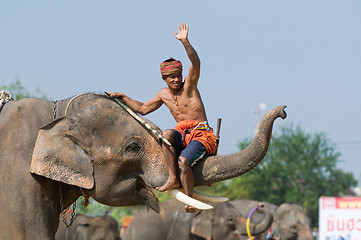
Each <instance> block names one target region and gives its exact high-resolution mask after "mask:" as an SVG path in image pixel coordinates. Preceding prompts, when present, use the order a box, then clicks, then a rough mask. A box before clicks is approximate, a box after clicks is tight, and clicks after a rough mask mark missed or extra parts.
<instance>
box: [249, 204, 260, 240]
mask: <svg viewBox="0 0 361 240" xmlns="http://www.w3.org/2000/svg"><path fill="white" fill-rule="evenodd" d="M258 208H259V206H257V207H255V208H253V209H252V211H251V212H250V213H249V215H248V217H247V235H248V237H249V238H250V239H253V237H252V235H251V231H250V229H249V224H250V222H251V216H252V214H253V213H254V212H255V211H256V210H257V209H258Z"/></svg>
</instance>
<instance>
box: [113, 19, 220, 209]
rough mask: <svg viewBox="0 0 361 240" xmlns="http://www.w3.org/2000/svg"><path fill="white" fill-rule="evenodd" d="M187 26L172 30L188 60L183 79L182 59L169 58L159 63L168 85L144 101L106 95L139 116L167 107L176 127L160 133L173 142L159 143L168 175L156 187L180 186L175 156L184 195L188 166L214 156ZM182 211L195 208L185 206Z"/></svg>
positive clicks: (188, 189) (188, 188) (189, 183)
mask: <svg viewBox="0 0 361 240" xmlns="http://www.w3.org/2000/svg"><path fill="white" fill-rule="evenodd" d="M188 29H189V27H188V25H186V24H185V23H181V26H178V33H176V32H175V33H174V35H175V37H176V39H178V40H179V41H181V43H182V44H183V46H184V48H185V50H186V52H187V55H188V58H189V60H190V61H191V65H190V67H189V72H188V76H187V77H186V78H185V79H184V82H183V75H182V70H183V68H182V64H181V62H180V61H178V60H175V59H173V58H170V59H167V60H165V61H164V62H162V63H161V64H160V69H161V74H162V78H163V80H164V81H165V83H166V84H167V87H165V88H163V89H162V90H160V91H159V92H158V93H157V94H156V95H155V96H154V97H153V98H151V99H150V100H148V101H146V102H145V103H142V102H139V101H137V100H134V99H132V98H130V97H128V96H126V95H125V94H123V93H115V92H110V93H109V94H110V96H111V97H116V98H121V99H123V101H124V102H125V103H126V104H127V105H128V106H129V107H130V108H131V109H132V110H133V111H134V112H137V113H139V114H141V115H146V114H148V113H151V112H153V111H155V110H157V109H158V108H159V107H160V106H162V104H163V103H164V104H165V105H166V106H167V107H168V108H169V110H170V112H171V114H172V115H173V117H174V119H175V120H176V122H177V126H176V127H175V128H174V129H167V130H165V131H164V132H163V136H164V137H165V138H166V139H168V141H169V142H170V143H171V144H172V146H171V147H170V146H168V145H166V144H163V145H162V149H163V153H164V155H165V159H166V163H167V167H168V171H169V177H168V180H167V182H166V183H165V184H164V185H163V186H161V187H157V190H159V191H161V192H163V191H167V190H169V189H174V188H178V187H179V186H180V183H179V181H178V178H177V166H176V163H177V159H178V166H179V169H180V180H181V183H182V186H183V188H184V191H185V194H187V195H188V196H192V194H193V188H194V174H193V171H192V167H191V166H192V165H193V164H195V162H196V161H197V160H198V159H201V158H202V157H203V156H204V155H205V154H208V155H214V154H215V152H216V148H217V143H216V138H215V136H214V134H213V131H212V129H211V128H210V127H209V126H208V123H207V116H206V112H205V108H204V105H203V102H202V99H201V95H200V93H199V91H198V88H197V85H198V80H199V75H200V65H201V63H200V60H199V57H198V54H197V52H196V51H195V49H194V48H193V47H192V45H191V44H190V42H189V40H188ZM185 210H186V211H187V212H194V211H195V209H194V208H193V207H191V206H188V205H187V206H186V207H185Z"/></svg>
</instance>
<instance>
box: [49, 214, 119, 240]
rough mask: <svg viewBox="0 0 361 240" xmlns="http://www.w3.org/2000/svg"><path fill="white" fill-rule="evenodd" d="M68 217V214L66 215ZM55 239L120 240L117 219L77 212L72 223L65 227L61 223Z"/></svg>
mask: <svg viewBox="0 0 361 240" xmlns="http://www.w3.org/2000/svg"><path fill="white" fill-rule="evenodd" d="M66 217H67V218H69V219H70V216H66ZM55 239H56V240H82V239H83V240H100V239H101V240H120V232H119V227H118V223H117V221H116V220H115V219H114V218H112V217H110V216H108V215H105V216H95V217H93V216H87V215H82V214H79V215H77V216H76V218H75V219H74V222H73V224H72V225H71V226H70V227H68V228H66V227H65V225H64V224H61V225H60V227H59V229H58V231H57V233H56V235H55Z"/></svg>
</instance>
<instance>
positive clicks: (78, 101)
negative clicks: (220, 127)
mask: <svg viewBox="0 0 361 240" xmlns="http://www.w3.org/2000/svg"><path fill="white" fill-rule="evenodd" d="M284 108H285V107H284V106H280V107H278V108H275V109H273V110H271V111H269V112H268V113H267V114H266V115H265V117H264V118H263V120H262V122H261V123H260V127H259V131H258V134H257V135H256V137H255V138H254V140H253V141H252V143H251V144H250V145H249V146H248V147H247V148H246V149H245V150H243V151H241V152H240V153H238V154H233V155H230V156H215V157H209V158H207V159H205V160H203V161H201V162H200V163H199V164H197V165H196V166H195V168H194V173H195V184H196V185H208V184H211V183H214V182H217V181H221V180H225V179H229V178H232V177H235V176H239V175H242V174H244V173H246V172H248V171H250V170H251V169H253V168H254V167H256V166H257V165H258V163H260V162H261V161H262V159H263V157H264V155H265V154H266V152H267V148H268V144H269V141H270V138H271V133H272V127H273V122H274V120H275V119H276V118H277V117H282V118H285V117H286V113H285V112H284ZM54 109H55V111H54ZM54 117H55V118H56V120H54ZM153 126H154V125H153ZM154 128H156V127H155V126H154ZM156 129H158V128H156ZM158 130H159V129H158ZM0 133H1V134H0V135H1V145H0V204H1V206H3V208H2V211H1V212H0V229H2V231H1V232H0V239H54V237H55V232H56V230H57V227H58V222H59V220H58V216H59V214H60V212H61V211H62V207H61V206H63V208H65V207H68V206H70V205H71V203H73V202H74V201H75V200H76V199H77V198H78V197H79V196H81V195H82V191H83V192H85V194H87V195H89V196H91V197H92V198H93V199H95V200H96V201H98V202H100V203H103V204H106V205H109V206H126V205H137V204H143V205H147V206H149V207H151V208H152V209H154V210H155V211H159V205H158V201H157V199H156V198H155V196H154V194H153V193H152V192H151V191H150V188H149V187H151V188H155V187H158V186H162V184H163V183H165V182H166V180H167V178H168V171H167V167H166V165H165V159H164V158H163V156H162V154H161V153H162V151H161V145H160V144H161V143H160V141H159V139H156V138H155V137H154V136H153V135H151V134H149V132H148V131H147V130H146V129H145V128H144V127H143V126H142V125H140V124H139V123H138V122H137V121H136V120H135V119H133V118H132V117H131V116H130V115H129V114H128V113H127V112H126V111H125V110H124V109H123V108H122V107H120V106H119V105H118V104H117V103H116V102H115V101H114V100H113V99H109V98H107V97H105V96H103V95H97V94H83V95H80V96H78V97H76V98H73V99H66V100H62V101H59V102H57V103H54V102H51V101H44V100H39V99H34V98H29V99H23V100H20V101H11V102H8V103H6V104H5V105H4V106H3V108H2V110H1V112H0ZM81 188H82V189H81ZM60 199H62V201H61V202H60Z"/></svg>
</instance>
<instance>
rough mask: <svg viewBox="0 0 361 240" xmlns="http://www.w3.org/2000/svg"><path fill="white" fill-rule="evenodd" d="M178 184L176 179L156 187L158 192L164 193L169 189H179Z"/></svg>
mask: <svg viewBox="0 0 361 240" xmlns="http://www.w3.org/2000/svg"><path fill="white" fill-rule="evenodd" d="M179 186H180V184H179V182H178V180H177V179H173V180H172V179H168V180H167V182H166V183H164V184H163V186H161V187H157V188H155V189H157V190H158V191H159V192H165V191H167V190H170V189H174V188H179Z"/></svg>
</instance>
